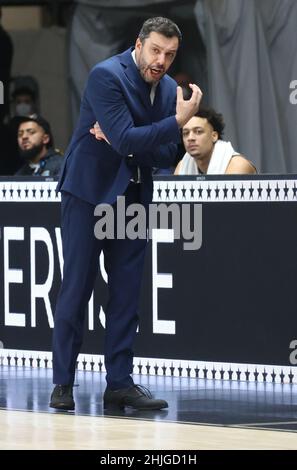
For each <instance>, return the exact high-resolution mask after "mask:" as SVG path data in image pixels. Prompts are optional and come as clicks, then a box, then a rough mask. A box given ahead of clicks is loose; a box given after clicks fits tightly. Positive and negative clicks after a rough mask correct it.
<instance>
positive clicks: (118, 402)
mask: <svg viewBox="0 0 297 470" xmlns="http://www.w3.org/2000/svg"><path fill="white" fill-rule="evenodd" d="M103 403H104V408H105V409H118V410H123V409H124V408H125V406H128V407H130V408H134V409H136V410H161V409H162V408H168V403H167V402H166V401H165V400H157V399H155V398H153V397H152V394H151V392H150V391H149V390H148V389H147V388H145V387H142V386H141V385H133V386H132V387H129V388H121V389H120V390H109V389H108V388H107V389H106V390H105V392H104V396H103Z"/></svg>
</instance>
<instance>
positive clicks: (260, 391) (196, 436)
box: [0, 365, 297, 450]
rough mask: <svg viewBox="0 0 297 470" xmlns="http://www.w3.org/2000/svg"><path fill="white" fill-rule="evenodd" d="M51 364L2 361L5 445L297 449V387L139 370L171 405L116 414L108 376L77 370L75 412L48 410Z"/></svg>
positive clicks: (0, 427) (0, 410) (0, 417)
mask: <svg viewBox="0 0 297 470" xmlns="http://www.w3.org/2000/svg"><path fill="white" fill-rule="evenodd" d="M51 379H52V371H51V369H42V368H40V369H39V368H29V367H15V366H10V367H9V366H3V365H2V366H0V449H1V450H4V449H11V450H14V449H34V450H37V449H51V450H54V449H56V450H58V449H65V450H86V449H88V450H91V449H92V450H100V449H104V450H114V449H119V450H121V449H125V450H136V449H156V450H157V449H162V450H164V449H176V450H182V449H187V450H191V449H195V450H222V449H268V450H272V449H273V450H282V449H288V450H289V449H291V450H296V449H297V385H295V384H277V383H274V384H273V383H268V382H267V383H260V382H258V383H257V382H247V381H228V380H208V379H196V378H178V377H162V376H147V375H141V376H138V375H135V376H134V381H135V383H140V384H141V385H144V386H147V387H149V388H150V390H151V391H152V392H153V394H154V395H155V396H157V397H160V398H164V399H166V400H167V401H168V403H169V408H168V410H160V411H136V410H131V409H126V410H125V411H124V412H118V414H116V415H115V414H113V415H110V414H109V413H108V412H104V410H103V407H102V395H103V392H104V389H105V379H104V374H103V373H102V374H100V373H98V372H87V371H78V372H77V376H76V382H75V387H74V397H75V402H76V410H75V412H59V411H55V410H52V409H50V408H49V407H48V402H49V395H50V393H51V390H52V380H51Z"/></svg>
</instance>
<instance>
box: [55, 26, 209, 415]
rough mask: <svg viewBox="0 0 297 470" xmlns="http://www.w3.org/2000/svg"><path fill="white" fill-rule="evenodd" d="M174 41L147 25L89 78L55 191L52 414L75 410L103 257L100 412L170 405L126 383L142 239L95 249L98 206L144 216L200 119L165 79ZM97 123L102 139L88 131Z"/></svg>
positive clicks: (171, 33) (174, 36) (174, 34)
mask: <svg viewBox="0 0 297 470" xmlns="http://www.w3.org/2000/svg"><path fill="white" fill-rule="evenodd" d="M180 41H181V33H180V30H179V28H178V27H177V25H176V24H175V23H173V22H172V21H170V20H169V19H167V18H161V17H157V18H151V19H149V20H147V21H146V22H145V23H144V24H143V26H142V29H141V31H140V33H139V37H138V38H137V41H136V44H135V48H131V49H128V50H127V51H125V52H124V53H122V54H119V55H116V56H114V57H111V58H110V59H107V60H105V61H103V62H101V63H99V64H97V65H96V66H95V67H94V68H93V70H92V71H91V73H90V75H89V78H88V82H87V86H86V89H85V92H84V95H83V99H82V103H81V112H80V117H79V122H78V125H77V128H76V130H75V132H74V135H73V137H72V140H71V142H70V145H69V148H68V150H67V152H66V154H65V158H64V160H65V161H64V167H63V169H62V172H61V177H60V181H59V184H58V190H60V191H61V193H62V203H61V211H62V224H61V227H62V241H63V255H64V272H63V282H62V286H61V289H60V293H59V297H58V301H57V306H56V312H55V328H54V335H53V382H54V384H56V386H55V388H54V390H53V393H52V395H51V402H50V406H51V407H53V408H58V409H66V410H73V409H74V406H75V404H74V400H73V394H72V387H73V382H74V374H75V364H76V360H77V356H78V353H79V351H80V346H81V344H82V334H83V323H84V316H85V310H86V307H87V304H88V301H89V299H90V296H91V294H92V291H93V288H94V283H95V278H96V275H97V271H98V259H99V254H100V252H101V250H103V252H104V259H105V269H106V272H107V274H108V287H109V302H108V305H107V309H106V332H105V348H104V353H105V368H106V372H107V375H106V381H107V387H106V390H105V393H104V398H103V400H104V407H105V408H108V407H117V408H120V409H121V408H124V407H125V406H130V407H133V408H135V409H161V408H166V407H167V406H168V405H167V403H166V402H165V401H164V400H158V399H154V398H153V397H152V396H151V394H150V392H149V391H148V390H144V389H143V387H140V386H138V385H135V384H134V382H133V379H132V377H131V374H132V368H133V343H134V339H135V335H136V330H137V324H138V315H137V308H138V301H139V292H140V284H141V275H142V269H143V263H144V253H145V246H146V240H143V239H135V240H130V239H128V238H127V237H126V238H125V239H113V240H110V239H108V240H107V239H105V240H98V239H97V238H95V236H94V226H95V223H96V219H95V216H94V209H95V207H96V206H97V205H98V204H100V203H108V204H115V202H116V200H117V196H121V195H124V196H125V201H126V205H129V204H131V203H141V204H143V205H144V206H145V207H146V208H147V206H148V204H149V203H150V202H151V200H152V189H153V185H152V176H151V169H152V167H160V168H166V167H168V166H170V165H172V164H173V162H174V158H175V153H176V144H177V143H178V142H179V139H180V132H179V131H180V128H181V127H182V126H183V125H184V124H185V123H186V122H187V121H188V120H189V119H190V118H191V117H192V116H193V115H194V114H195V112H196V111H197V110H198V107H199V102H200V99H201V95H202V94H201V91H200V89H199V88H198V87H197V86H196V85H191V88H192V97H191V99H190V100H188V101H184V100H183V97H182V90H181V89H180V88H178V89H176V83H175V82H174V80H172V79H171V78H170V77H169V76H168V75H166V72H167V70H168V68H169V66H170V65H171V63H172V62H173V60H174V58H175V56H176V53H177V50H178V46H179V43H180ZM96 121H97V122H98V123H99V130H98V132H99V133H100V137H99V139H100V140H98V139H95V138H94V136H93V135H92V134H91V133H90V131H89V130H90V128H92V127H93V124H94V122H96Z"/></svg>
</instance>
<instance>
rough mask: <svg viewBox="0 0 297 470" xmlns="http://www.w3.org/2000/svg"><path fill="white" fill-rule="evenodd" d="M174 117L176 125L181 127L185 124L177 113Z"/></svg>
mask: <svg viewBox="0 0 297 470" xmlns="http://www.w3.org/2000/svg"><path fill="white" fill-rule="evenodd" d="M175 119H176V122H177V125H178V127H179V128H180V129H181V128H182V127H183V126H184V125H185V123H184V121H182V119H181V118H180V116H178V115H177V114H176V115H175Z"/></svg>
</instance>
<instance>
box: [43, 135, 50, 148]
mask: <svg viewBox="0 0 297 470" xmlns="http://www.w3.org/2000/svg"><path fill="white" fill-rule="evenodd" d="M49 141H50V136H49V135H48V134H44V136H43V143H44V145H47V144H48V143H49Z"/></svg>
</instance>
